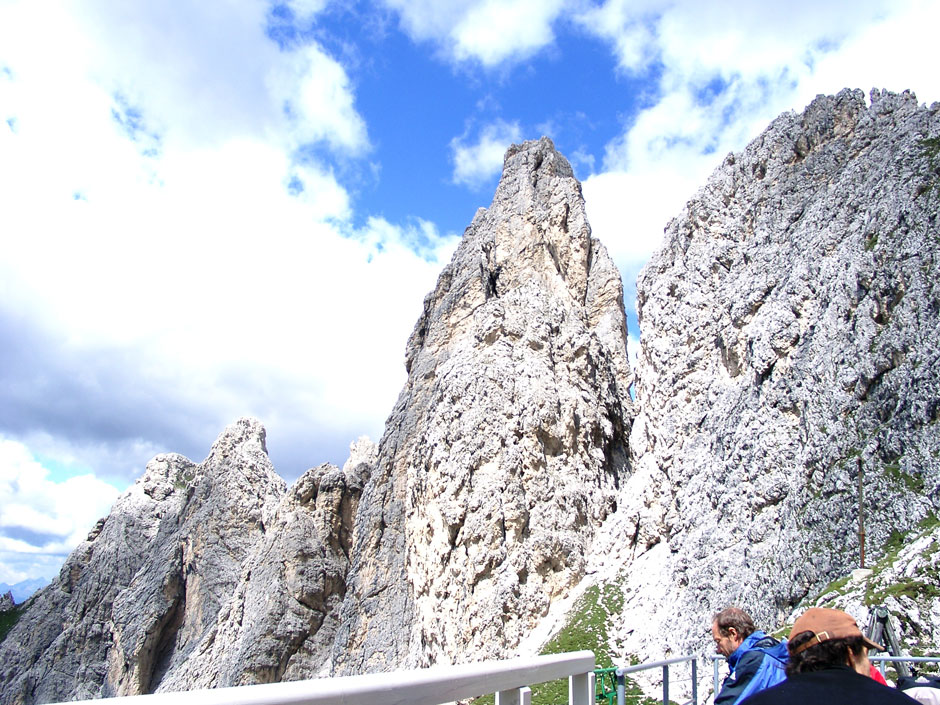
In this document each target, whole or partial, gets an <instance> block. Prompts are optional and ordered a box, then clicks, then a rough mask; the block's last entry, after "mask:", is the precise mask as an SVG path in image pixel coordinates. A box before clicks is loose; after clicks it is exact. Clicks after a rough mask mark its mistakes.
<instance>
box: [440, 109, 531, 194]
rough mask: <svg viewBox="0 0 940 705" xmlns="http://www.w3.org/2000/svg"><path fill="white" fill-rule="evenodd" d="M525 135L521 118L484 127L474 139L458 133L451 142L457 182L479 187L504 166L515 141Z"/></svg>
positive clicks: (454, 176) (498, 121)
mask: <svg viewBox="0 0 940 705" xmlns="http://www.w3.org/2000/svg"><path fill="white" fill-rule="evenodd" d="M521 138H522V129H521V128H520V127H519V123H518V122H506V121H504V120H497V121H496V122H493V123H490V124H489V125H486V126H484V127H483V129H481V130H480V132H479V135H478V136H477V140H476V142H474V143H471V144H468V143H467V136H466V135H464V136H463V137H455V138H454V139H452V140H451V142H450V148H451V153H452V155H453V157H452V158H453V162H454V175H453V179H454V183H456V184H464V185H466V186H470V187H472V188H477V187H479V186H481V185H482V184H484V183H486V182H487V181H488V180H489V179H491V178H492V177H493V176H495V175H496V174H499V173H500V171H501V170H502V168H503V157H504V156H505V154H506V150H507V149H508V148H509V146H510V145H511V144H513V143H514V142H518V141H519V140H520V139H521Z"/></svg>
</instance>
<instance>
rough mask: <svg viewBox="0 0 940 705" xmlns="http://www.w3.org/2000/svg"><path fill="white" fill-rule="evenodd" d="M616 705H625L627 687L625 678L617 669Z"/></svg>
mask: <svg viewBox="0 0 940 705" xmlns="http://www.w3.org/2000/svg"><path fill="white" fill-rule="evenodd" d="M616 675H617V705H626V700H627V692H626V691H627V685H626V676H625V675H624V674H623V671H621V670H620V669H619V668H618V669H617V673H616Z"/></svg>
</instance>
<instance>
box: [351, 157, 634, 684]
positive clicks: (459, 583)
mask: <svg viewBox="0 0 940 705" xmlns="http://www.w3.org/2000/svg"><path fill="white" fill-rule="evenodd" d="M622 298H623V291H622V287H621V283H620V278H619V275H618V273H617V270H616V268H615V267H614V265H613V263H612V262H611V260H610V258H609V256H608V254H607V252H606V250H605V249H604V247H603V246H602V245H601V244H600V243H599V242H598V241H597V240H594V239H593V238H591V234H590V228H589V226H588V223H587V221H586V219H585V215H584V204H583V200H582V197H581V189H580V185H579V184H578V182H577V180H576V179H575V178H574V176H573V173H572V171H571V167H570V165H569V164H568V162H567V161H566V160H565V159H564V157H562V156H561V155H560V154H558V152H556V151H555V149H554V146H553V145H552V143H551V142H550V141H549V140H547V139H544V138H543V139H542V140H540V141H538V142H526V143H525V144H523V145H521V146H517V147H513V148H512V149H510V150H509V152H508V153H507V155H506V160H505V165H504V168H503V177H502V180H501V182H500V184H499V187H498V188H497V191H496V195H495V197H494V199H493V204H492V206H491V207H490V209H489V210H483V209H481V210H480V211H478V212H477V214H476V216H475V217H474V219H473V222H472V223H471V225H470V227H469V228H468V229H467V231H466V233H465V234H464V238H463V241H462V243H461V244H460V246H459V247H458V249H457V251H456V253H455V254H454V257H453V260H452V261H451V263H450V264H449V265H448V266H447V267H446V268H445V269H444V271H443V272H442V274H441V276H440V278H439V280H438V284H437V287H436V288H435V290H434V291H433V292H432V293H431V294H429V295H428V297H427V298H426V299H425V302H424V313H423V314H422V316H421V317H420V319H419V320H418V323H417V325H416V326H415V330H414V332H413V333H412V335H411V338H410V340H409V342H408V346H407V351H406V367H407V369H408V372H409V376H408V382H407V384H406V386H405V388H404V389H403V390H402V393H401V395H400V397H399V399H398V402H397V404H396V406H395V409H394V410H393V412H392V414H391V416H390V417H389V420H388V422H387V424H386V431H385V435H384V437H383V439H382V441H381V443H380V445H379V451H378V460H377V463H376V470H375V473H374V474H373V476H372V480H371V481H370V483H369V484H368V486H367V487H366V489H365V492H364V493H363V497H362V501H361V503H360V505H359V517H358V519H357V522H356V538H355V545H354V555H353V562H352V569H351V573H350V579H349V587H350V592H349V594H348V596H347V599H346V602H345V603H344V605H343V611H342V625H341V627H340V630H339V632H338V634H337V639H336V645H335V648H334V652H333V655H334V659H335V667H336V671H337V672H339V673H356V672H370V671H378V670H388V669H391V668H394V667H407V666H423V665H427V664H432V663H440V662H456V661H469V660H477V659H481V658H486V657H496V656H502V655H505V654H507V653H508V652H510V651H511V650H512V649H513V648H514V646H515V645H516V644H518V643H519V641H520V639H521V638H522V637H523V636H524V635H525V634H526V633H527V632H528V630H529V629H530V628H531V627H532V625H533V624H534V623H536V622H537V621H538V619H539V618H540V617H541V616H542V615H544V614H545V613H546V611H547V610H548V608H549V606H550V605H551V603H552V602H553V601H554V600H556V599H557V598H558V597H560V596H563V595H565V594H566V592H567V590H568V589H569V588H571V587H572V586H573V585H575V584H576V583H577V582H578V581H579V580H580V579H581V578H582V577H583V575H584V570H585V554H586V552H587V551H588V549H589V548H590V545H591V541H592V538H593V535H594V533H595V531H596V530H597V527H598V526H599V525H600V524H601V522H602V521H603V520H604V518H605V517H606V516H607V514H608V513H609V512H610V511H612V510H613V509H614V507H615V492H616V488H617V486H618V483H619V482H620V480H621V478H622V477H623V476H624V475H625V474H626V473H627V471H628V467H627V457H626V451H627V448H626V435H627V433H628V432H629V423H630V414H631V408H630V399H629V396H628V392H627V388H628V385H629V381H630V370H629V363H628V361H627V355H626V321H625V317H624V313H623V303H622Z"/></svg>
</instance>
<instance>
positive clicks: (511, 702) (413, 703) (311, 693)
mask: <svg viewBox="0 0 940 705" xmlns="http://www.w3.org/2000/svg"><path fill="white" fill-rule="evenodd" d="M593 671H594V652H592V651H574V652H571V653H566V654H555V655H551V656H536V657H532V658H518V659H510V660H507V661H484V662H482V663H468V664H463V665H460V666H434V667H431V668H424V669H418V670H413V671H395V672H391V673H373V674H369V675H364V676H344V677H341V678H318V679H314V680H305V681H291V682H287V683H266V684H263V685H246V686H241V687H237V688H213V689H209V690H189V691H183V692H174V693H154V694H152V695H136V696H130V697H127V698H121V699H120V703H121V705H125V703H127V704H128V705H197V704H198V705H406V704H407V705H440V703H449V702H453V701H455V700H462V699H465V698H475V697H478V696H480V695H488V694H490V693H495V694H496V704H497V705H528V703H529V699H530V697H531V691H530V690H529V688H528V686H530V685H534V684H536V683H544V682H545V681H553V680H558V679H559V678H568V702H569V704H570V705H592V704H593V702H594V672H593ZM70 705H76V703H70ZM78 705H102V701H101V700H84V701H81V702H80V703H79V704H78Z"/></svg>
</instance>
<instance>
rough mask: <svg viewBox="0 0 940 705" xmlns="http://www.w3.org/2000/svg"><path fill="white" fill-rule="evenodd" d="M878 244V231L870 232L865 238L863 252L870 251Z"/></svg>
mask: <svg viewBox="0 0 940 705" xmlns="http://www.w3.org/2000/svg"><path fill="white" fill-rule="evenodd" d="M877 244H878V233H872V234H871V235H869V236H868V237H866V238H865V252H871V251H872V250H874V249H875V245H877Z"/></svg>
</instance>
